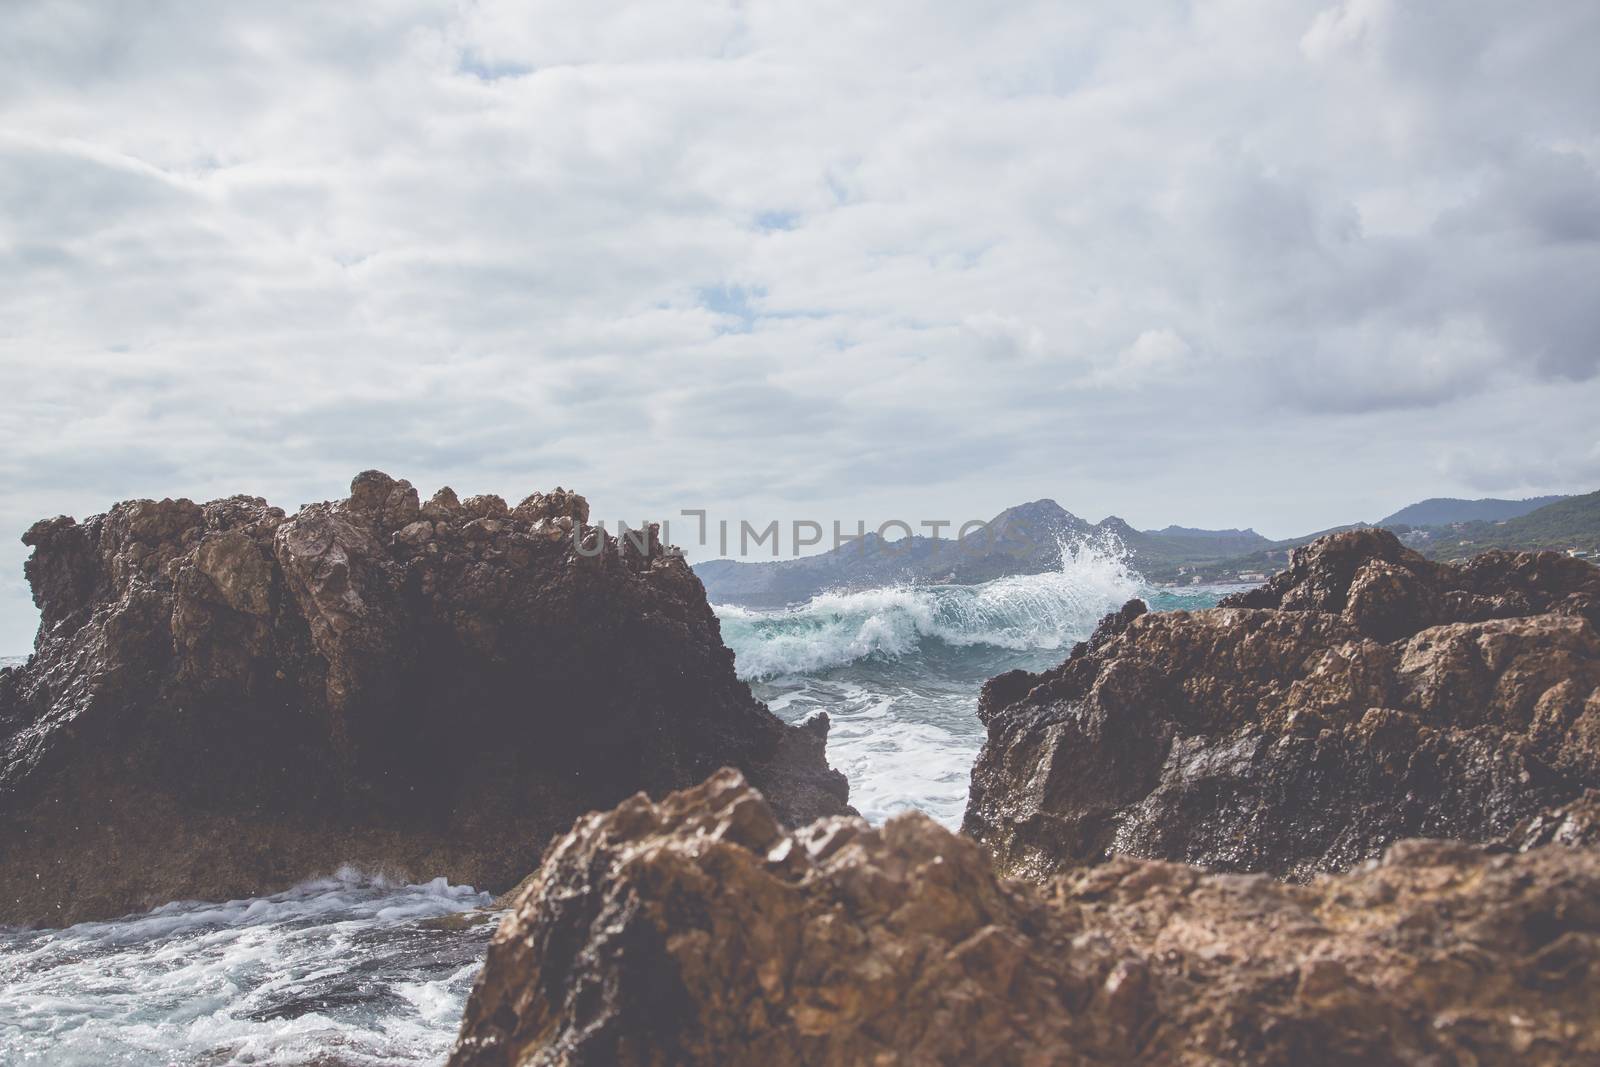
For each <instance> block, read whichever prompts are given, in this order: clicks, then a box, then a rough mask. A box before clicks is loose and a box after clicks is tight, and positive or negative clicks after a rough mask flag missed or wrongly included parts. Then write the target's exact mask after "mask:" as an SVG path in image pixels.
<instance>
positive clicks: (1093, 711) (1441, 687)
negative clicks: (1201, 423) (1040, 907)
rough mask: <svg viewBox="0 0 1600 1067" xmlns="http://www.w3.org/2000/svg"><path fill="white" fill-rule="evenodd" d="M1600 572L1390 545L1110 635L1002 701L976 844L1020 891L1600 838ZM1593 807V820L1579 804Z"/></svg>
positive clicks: (1319, 555) (1370, 545) (1309, 565)
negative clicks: (1113, 867) (1429, 840)
mask: <svg viewBox="0 0 1600 1067" xmlns="http://www.w3.org/2000/svg"><path fill="white" fill-rule="evenodd" d="M1597 625H1600V568H1596V567H1594V566H1592V565H1590V564H1587V563H1584V562H1582V561H1580V560H1575V559H1570V558H1568V557H1566V556H1563V555H1559V554H1557V553H1550V552H1546V553H1518V554H1512V553H1487V554H1485V555H1483V556H1479V557H1477V558H1475V559H1473V560H1472V561H1470V562H1469V563H1466V564H1464V565H1460V566H1450V565H1441V564H1435V563H1432V562H1429V561H1428V560H1425V559H1423V558H1422V557H1421V556H1419V555H1417V554H1416V553H1414V552H1411V551H1409V550H1408V549H1406V548H1404V547H1403V546H1402V545H1401V544H1400V543H1399V541H1398V540H1396V539H1395V538H1394V536H1393V535H1391V534H1389V533H1387V532H1385V531H1380V530H1357V531H1349V532H1346V533H1341V534H1335V535H1332V536H1329V537H1326V538H1323V539H1322V540H1319V541H1317V542H1315V543H1314V544H1312V545H1310V546H1307V547H1306V548H1304V549H1301V550H1300V551H1298V552H1297V553H1296V554H1295V557H1294V559H1293V561H1292V563H1291V566H1290V567H1289V569H1288V570H1287V571H1285V572H1284V573H1283V574H1281V575H1279V576H1277V577H1276V578H1274V579H1273V580H1272V581H1271V582H1270V583H1268V584H1267V585H1266V586H1264V587H1262V588H1260V589H1255V590H1251V591H1249V592H1246V593H1244V594H1242V595H1237V596H1234V597H1231V598H1229V599H1228V600H1225V601H1223V606H1221V607H1219V608H1216V609H1213V610H1208V611H1197V612H1173V613H1164V614H1151V613H1146V612H1144V610H1143V605H1142V604H1139V603H1137V602H1135V603H1133V604H1130V605H1129V606H1128V607H1126V608H1124V609H1123V610H1122V611H1121V612H1119V613H1117V614H1115V615H1111V616H1107V618H1106V619H1105V620H1104V621H1103V622H1102V623H1101V625H1100V628H1099V629H1098V630H1097V632H1096V633H1095V635H1094V637H1093V638H1092V639H1091V640H1090V641H1088V642H1085V643H1083V644H1081V645H1079V646H1078V647H1077V648H1075V649H1074V650H1073V652H1072V655H1071V657H1070V658H1068V659H1067V661H1066V662H1064V663H1063V664H1061V665H1060V666H1059V667H1057V668H1054V669H1053V670H1049V671H1045V672H1043V673H1040V674H1028V673H1024V672H1021V671H1014V672H1011V673H1009V674H1005V675H1001V676H999V677H997V678H994V679H991V680H990V681H989V683H988V684H987V685H986V686H985V688H984V692H983V696H982V699H981V701H980V707H979V714H980V716H981V717H982V719H983V721H984V723H985V724H986V726H987V728H988V740H987V743H986V744H985V746H984V748H983V751H982V753H981V754H980V756H979V758H978V761H977V764H976V766H975V767H974V770H973V776H972V793H971V798H970V800H969V802H968V807H967V814H966V819H965V823H964V826H963V829H964V830H965V831H966V832H967V833H969V834H971V835H972V836H973V837H975V838H977V839H978V840H980V841H982V842H983V843H984V845H985V846H986V847H988V848H989V849H990V850H991V852H992V853H993V854H994V856H995V858H996V861H997V862H998V864H999V866H1000V868H1001V870H1003V871H1005V872H1006V873H1009V874H1015V875H1021V876H1028V877H1042V876H1043V875H1046V874H1049V873H1050V872H1053V871H1058V870H1062V869H1064V868H1067V867H1070V866H1072V865H1074V864H1080V863H1093V862H1097V861H1100V860H1102V859H1104V858H1105V857H1107V856H1108V855H1111V854H1114V853H1126V854H1132V855H1137V856H1144V857H1149V858H1159V859H1169V860H1184V861H1188V862H1192V863H1197V864H1200V865H1202V866H1205V867H1208V868H1213V869H1220V870H1234V871H1263V872H1269V873H1272V874H1275V875H1281V876H1288V877H1291V878H1304V877H1307V876H1309V875H1310V874H1311V873H1313V872H1315V871H1321V870H1344V869H1347V868H1349V867H1351V866H1352V865H1354V864H1356V863H1358V862H1360V861H1362V860H1364V859H1368V858H1371V857H1374V856H1377V855H1378V854H1380V853H1381V852H1382V850H1383V849H1384V848H1385V847H1386V846H1388V845H1389V844H1390V843H1391V842H1394V841H1397V840H1400V839H1402V838H1406V837H1438V838H1457V839H1464V840H1469V841H1480V842H1488V841H1496V840H1502V839H1503V840H1505V841H1507V842H1508V843H1509V844H1511V845H1513V846H1514V847H1520V846H1521V845H1524V844H1534V843H1539V842H1543V841H1550V840H1568V841H1573V842H1582V841H1593V840H1594V839H1595V833H1596V830H1595V806H1594V802H1593V800H1592V799H1590V800H1589V801H1588V802H1586V803H1585V802H1582V797H1583V794H1584V793H1585V791H1586V790H1588V789H1594V788H1597V787H1600V634H1597V629H1596V627H1597ZM1569 805H1570V807H1568V806H1569Z"/></svg>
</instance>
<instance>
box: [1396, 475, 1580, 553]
mask: <svg viewBox="0 0 1600 1067" xmlns="http://www.w3.org/2000/svg"><path fill="white" fill-rule="evenodd" d="M1419 532H1420V533H1426V535H1427V536H1426V537H1419V536H1417V533H1419ZM1406 540H1407V541H1408V542H1411V543H1412V544H1413V545H1414V547H1416V548H1417V549H1418V550H1419V551H1421V552H1423V553H1424V554H1426V555H1428V556H1431V557H1433V558H1434V559H1462V558H1465V557H1468V556H1474V555H1477V554H1478V553H1479V552H1483V551H1486V550H1488V549H1491V548H1508V549H1518V550H1524V549H1541V548H1549V549H1557V550H1560V551H1571V550H1576V551H1578V552H1580V553H1586V554H1589V555H1600V492H1594V493H1588V494H1585V495H1584V496H1573V497H1567V498H1565V499H1563V500H1558V501H1556V502H1555V503H1554V504H1547V505H1545V506H1544V507H1542V508H1539V509H1538V510H1537V511H1532V512H1529V513H1528V514H1526V515H1522V516H1519V517H1518V518H1514V519H1506V520H1504V521H1503V522H1464V523H1457V524H1455V525H1453V526H1448V527H1433V528H1429V529H1428V530H1426V531H1418V532H1413V533H1410V534H1407V535H1406Z"/></svg>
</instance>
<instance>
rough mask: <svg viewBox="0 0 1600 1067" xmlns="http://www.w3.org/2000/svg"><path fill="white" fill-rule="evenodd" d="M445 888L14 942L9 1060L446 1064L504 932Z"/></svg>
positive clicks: (347, 883)
mask: <svg viewBox="0 0 1600 1067" xmlns="http://www.w3.org/2000/svg"><path fill="white" fill-rule="evenodd" d="M490 900H491V898H490V897H489V896H488V894H484V893H477V892H474V891H473V890H472V889H471V888H470V887H467V886H452V885H449V884H447V883H446V882H445V880H444V879H442V878H439V879H435V880H434V881H432V882H429V883H427V884H424V885H407V886H395V885H390V884H387V883H385V882H383V881H382V880H374V879H369V878H363V877H362V876H361V875H360V874H359V873H357V872H354V871H350V870H345V871H341V872H340V873H339V874H338V875H337V876H336V877H333V878H325V879H319V880H317V881H313V882H307V883H305V884H303V885H300V886H297V887H296V888H294V889H292V890H289V891H287V892H284V893H278V894H275V895H273V896H269V897H261V898H258V899H255V900H235V901H229V902H227V903H224V904H201V903H178V904H169V905H167V906H165V907H162V908H157V909H156V910H155V911H152V912H149V913H147V914H145V915H138V916H130V917H127V918H124V919H119V920H116V921H113V922H99V923H83V924H80V925H78V926H73V927H69V928H67V929H65V930H41V931H25V930H16V929H0V1062H4V1063H7V1064H26V1063H38V1064H46V1063H48V1064H52V1065H55V1064H67V1065H80V1064H81V1065H83V1067H90V1065H95V1067H99V1065H111V1064H130V1065H131V1064H140V1065H143V1064H151V1063H160V1064H197V1065H198V1064H221V1063H249V1064H274V1065H286V1064H309V1063H338V1064H350V1065H364V1064H403V1063H429V1064H433V1063H439V1062H442V1061H443V1059H444V1057H445V1055H446V1053H447V1052H448V1051H449V1047H450V1043H451V1041H452V1040H453V1039H454V1036H455V1031H456V1027H457V1026H458V1025H459V1023H460V1019H461V1010H462V1008H463V1006H464V1005H465V1003H466V996H467V992H468V990H469V989H470V988H471V984H472V980H473V978H474V977H475V975H476V974H477V971H478V968H479V967H480V966H481V964H482V957H483V952H484V949H485V947H486V946H487V944H488V940H489V935H490V933H491V932H492V930H493V925H492V923H484V924H480V925H476V926H472V927H469V928H468V929H465V930H459V929H457V930H449V929H436V928H434V927H432V926H430V925H429V924H427V923H426V922H425V921H424V920H427V919H432V918H437V917H439V916H445V915H451V914H454V913H456V912H461V911H466V910H469V909H473V908H481V907H485V906H487V905H488V904H489V903H490Z"/></svg>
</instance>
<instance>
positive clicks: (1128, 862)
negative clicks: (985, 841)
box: [451, 771, 1600, 1067]
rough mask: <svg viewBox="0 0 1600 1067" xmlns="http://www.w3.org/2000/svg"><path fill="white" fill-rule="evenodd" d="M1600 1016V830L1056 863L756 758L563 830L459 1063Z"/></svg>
mask: <svg viewBox="0 0 1600 1067" xmlns="http://www.w3.org/2000/svg"><path fill="white" fill-rule="evenodd" d="M1597 1017H1600V854H1597V853H1596V852H1594V851H1593V850H1587V849H1566V848H1543V849H1537V850H1534V851H1532V852H1530V853H1526V854H1501V855H1490V854H1487V853H1485V852H1483V851H1481V850H1478V849H1475V848H1472V847H1468V846H1463V845H1459V844H1450V843H1441V842H1426V841H1411V842H1406V843H1404V844H1402V845H1397V846H1395V847H1394V848H1392V849H1391V850H1390V851H1389V853H1388V854H1387V856H1386V857H1385V858H1384V859H1383V860H1382V861H1381V862H1375V863H1372V864H1370V865H1367V866H1364V867H1363V868H1361V869H1360V870H1358V871H1356V872H1353V873H1350V874H1346V875H1339V876H1328V877H1323V878H1320V879H1318V880H1316V881H1314V882H1313V883H1311V884H1309V885H1292V884H1284V883H1282V882H1278V881H1275V880H1272V879H1269V878H1267V877H1265V876H1259V875H1257V876H1250V875H1227V874H1224V875H1216V874H1206V873H1203V872H1201V871H1199V870H1196V869H1195V868H1192V867H1188V866H1184V865H1179V864H1172V863H1164V862H1156V861H1147V860H1137V859H1132V858H1126V857H1124V858H1119V859H1117V860H1114V861H1112V862H1110V863H1107V864H1104V865H1100V866H1095V867H1090V868H1084V869H1081V870H1079V871H1076V872H1074V873H1073V874H1071V875H1069V876H1059V877H1057V878H1055V879H1052V880H1050V881H1048V882H1047V883H1046V884H1045V885H1042V886H1036V885H1033V884H1031V883H1024V882H1013V881H1007V880H1004V879H1000V878H997V877H996V875H995V874H994V873H993V872H992V870H991V868H990V865H989V863H988V860H987V857H986V856H985V855H984V854H983V852H982V850H981V849H980V848H979V847H977V846H976V845H975V844H974V843H973V842H972V841H970V840H968V839H966V838H963V837H958V836H956V835H954V834H951V833H949V832H948V831H946V830H944V829H943V828H941V827H939V826H938V825H937V824H935V823H934V822H932V821H931V820H929V819H927V818H926V817H923V816H921V815H917V814H908V815H901V816H897V817H895V818H893V819H891V820H889V822H887V823H886V824H885V825H883V826H882V827H878V828H873V827H869V826H868V825H867V824H865V823H864V822H862V821H861V820H859V819H853V818H839V817H835V818H830V819H825V820H822V821H819V822H817V823H815V824H813V825H811V826H808V827H805V828H803V829H800V830H798V831H793V832H790V831H786V830H784V829H783V827H782V826H781V825H780V823H779V821H778V819H776V818H775V817H774V815H773V813H772V811H771V810H770V809H769V808H768V806H767V805H766V803H765V802H764V801H763V800H762V798H761V797H760V795H759V794H758V793H757V792H755V791H754V790H752V789H751V788H750V787H749V786H748V785H747V784H746V783H745V782H744V781H743V780H742V778H741V777H740V776H739V775H737V774H735V773H733V772H731V771H730V772H723V773H720V774H718V775H717V776H715V777H713V778H712V779H710V780H709V781H707V782H706V783H705V784H704V785H702V786H700V787H697V788H695V789H692V790H688V791H685V792H683V793H678V794H674V795H672V796H670V797H668V798H667V799H666V800H665V801H663V802H661V803H659V804H653V803H651V802H649V801H648V800H646V799H645V798H643V797H636V798H633V799H631V800H628V801H626V802H624V803H623V804H621V805H620V806H619V807H617V808H616V809H615V810H613V811H610V812H606V813H603V814H594V815H589V816H585V817H584V818H583V819H581V820H579V822H578V823H577V825H576V826H575V827H574V828H573V830H572V832H571V833H569V834H568V835H567V836H566V837H564V838H562V839H561V840H560V842H558V844H557V845H556V846H554V847H553V848H552V849H551V850H550V852H549V853H547V854H546V857H545V860H544V863H543V864H542V866H541V867H540V868H539V870H538V872H537V873H536V874H535V875H534V876H533V877H532V878H531V879H530V880H529V882H528V884H527V885H526V886H525V887H524V888H523V889H522V891H521V892H520V894H519V896H518V898H517V899H516V901H515V902H514V904H513V906H512V910H511V912H510V913H509V914H508V916H507V917H506V918H505V920H504V921H503V923H502V925H501V926H500V928H499V930H498V932H497V933H496V935H495V937H494V940H493V942H492V944H491V946H490V949H489V954H488V960H487V963H486V966H485V968H484V972H483V974H482V976H481V978H480V979H479V982H478V985H477V987H476V988H475V990H474V991H473V994H472V998H471V1000H470V1001H469V1003H468V1005H467V1011H466V1017H465V1020H464V1022H463V1025H462V1031H461V1037H460V1040H459V1043H458V1045H457V1047H456V1050H455V1053H454V1055H453V1057H452V1059H451V1064H452V1067H534V1065H538V1067H555V1065H561V1067H591V1065H596V1067H597V1065H607V1067H644V1065H651V1067H655V1065H662V1067H664V1065H669V1064H670V1065H696V1064H704V1065H713V1064H715V1065H719V1067H721V1065H760V1067H795V1065H802V1064H805V1065H839V1067H846V1065H849V1067H855V1065H858V1064H879V1065H883V1067H896V1065H907V1067H909V1065H924V1064H950V1065H955V1064H961V1065H966V1064H993V1065H1018V1067H1022V1065H1041V1067H1042V1065H1072V1064H1083V1065H1088V1064H1101V1065H1117V1064H1163V1065H1166V1064H1180V1065H1196V1067H1197V1065H1202V1064H1204V1065H1221V1064H1229V1065H1234V1064H1244V1065H1252V1064H1260V1065H1267V1064H1272V1065H1281V1064H1286V1063H1293V1064H1306V1065H1314V1064H1350V1065H1356V1064H1362V1065H1368V1064H1416V1065H1423V1064H1441V1065H1442V1064H1457V1063H1463V1064H1464V1063H1473V1064H1479V1065H1481V1067H1488V1065H1493V1064H1550V1065H1554V1064H1592V1063H1600V1028H1597V1027H1596V1025H1595V1020H1596V1018H1597Z"/></svg>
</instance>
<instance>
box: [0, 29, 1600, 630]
mask: <svg viewBox="0 0 1600 1067" xmlns="http://www.w3.org/2000/svg"><path fill="white" fill-rule="evenodd" d="M1597 51H1600V5H1597V4H1595V3H1593V2H1592V0H1570V2H1558V0H1528V2H1525V3H1521V4H1508V3H1504V2H1503V0H1452V2H1450V3H1417V2H1401V0H1344V2H1336V0H1214V2H1208V3H1178V2H1158V0H1152V2H1129V0H1114V2H1096V3H1087V2H1085V3H1071V4H1065V3H1060V2H1059V0H1052V2H1047V3H1038V4H1030V3H1006V4H998V5H995V4H970V3H955V2H944V0H926V2H921V3H898V2H889V0H886V2H878V3H872V4H862V3H858V2H835V0H807V2H806V3H772V2H767V0H725V2H715V0H706V2H689V0H682V2H680V0H652V2H650V3H637V4H612V3H607V2H601V0H586V2H584V3H581V4H577V3H547V2H528V0H517V2H506V3H499V2H490V0H485V2H481V3H470V2H460V3H446V2H436V3H423V2H414V0H378V2H367V3H355V2H352V3H338V4H328V3H323V2H320V0H318V2H305V3H296V2H288V0H277V2H275V3H272V4H261V3H221V2H219V3H207V4H197V3H164V2H161V0H143V2H140V3H122V2H112V0H106V2H102V3H90V2H71V0H50V2H48V3H45V2H31V0H9V2H8V3H6V4H5V5H4V7H3V8H0V373H3V376H4V377H3V381H4V387H5V397H4V401H3V407H0V428H3V448H0V653H9V652H16V651H21V650H23V649H25V648H26V647H27V645H28V644H29V642H30V640H31V636H32V630H33V627H34V625H35V616H34V614H33V612H32V608H31V605H30V604H29V603H28V600H27V595H26V589H25V587H24V585H23V583H22V580H21V564H22V560H23V558H24V551H25V550H24V549H23V548H22V546H21V545H20V544H19V543H18V542H17V540H16V539H17V536H18V535H19V534H20V533H21V532H22V530H23V529H25V528H26V526H27V525H28V524H29V523H30V522H31V521H32V520H33V519H34V518H36V517H39V516H42V515H50V514H56V513H62V512H65V513H70V514H77V515H80V516H81V515H85V514H88V513H91V512H94V511H97V510H101V509H103V508H104V506H105V505H107V504H108V503H110V502H111V501H113V500H116V499H122V498H127V497H133V496H164V495H174V496H176V495H186V496H191V497H196V498H208V497H212V496H220V495H226V494H229V493H232V492H238V491H249V492H253V493H258V494H261V495H265V496H268V497H269V498H271V499H273V500H274V501H275V502H278V503H281V504H284V505H286V506H288V507H290V508H293V507H294V506H296V505H297V504H299V503H301V502H304V501H308V500H315V499H324V498H328V497H333V496H337V495H340V494H342V492H343V490H344V487H345V486H346V485H347V484H348V481H349V478H350V476H351V475H352V474H353V473H355V472H356V471H358V470H361V469H363V468H367V467H380V468H383V469H385V470H388V471H389V472H390V473H392V474H394V475H396V476H404V477H408V478H410V479H411V480H412V481H413V482H415V483H417V484H418V485H419V487H421V488H422V490H423V493H424V495H426V494H427V493H429V492H431V490H432V489H433V488H434V487H435V486H437V485H440V484H445V483H449V484H451V485H453V486H455V487H456V488H457V489H458V490H461V491H463V492H481V491H497V492H500V493H502V494H504V495H506V496H509V497H512V498H513V499H516V498H520V497H521V496H522V495H524V494H525V493H526V492H528V491H530V490H532V489H535V488H546V487H550V486H553V485H555V484H557V483H561V484H564V485H568V486H576V487H578V488H579V489H581V490H582V491H584V492H585V493H587V494H588V495H589V497H590V499H591V501H593V503H594V505H595V508H596V515H597V516H598V517H605V518H608V519H614V518H629V519H636V518H640V517H643V516H645V515H651V516H658V515H662V514H676V512H677V510H678V509H680V508H696V507H703V508H708V509H710V510H711V512H712V514H713V515H728V516H732V517H735V518H737V517H750V518H760V519H765V518H767V517H769V516H770V517H775V518H782V519H785V520H787V519H790V518H808V517H810V518H818V519H822V520H828V519H831V518H835V517H838V518H843V519H845V520H854V519H855V518H857V517H861V518H865V519H867V520H868V521H870V522H876V521H879V520H882V519H885V518H890V517H906V518H910V519H916V518H953V519H964V518H968V517H973V516H987V515H989V514H992V513H993V512H995V511H997V510H999V509H1000V508H1002V507H1004V506H1006V505H1008V504H1011V503H1015V502H1018V501H1021V500H1026V499H1032V498H1036V497H1040V496H1052V497H1055V498H1056V499H1057V500H1059V501H1060V502H1061V503H1062V504H1063V505H1064V506H1066V507H1068V508H1069V509H1071V510H1073V511H1075V512H1078V513H1079V514H1082V515H1084V516H1086V517H1088V518H1091V519H1098V518H1100V517H1102V516H1104V515H1105V514H1107V513H1113V512H1114V513H1116V514H1120V515H1122V516H1124V517H1125V518H1127V519H1129V520H1130V521H1133V522H1134V523H1136V524H1139V525H1146V526H1148V525H1165V524H1166V523H1168V522H1180V523H1184V524H1189V525H1209V526H1235V525H1238V526H1245V525H1254V526H1255V527H1257V528H1258V529H1260V530H1262V531H1263V532H1265V533H1268V534H1270V535H1274V536H1287V535H1290V534H1296V533H1301V532H1305V531H1308V530H1312V529H1317V528H1321V527H1325V526H1328V525H1332V524H1334V523H1339V522H1347V521H1352V520H1355V519H1372V518H1377V517H1379V516H1381V515H1383V514H1385V513H1386V512H1388V511H1390V510H1392V509H1393V508H1395V507H1397V506H1399V505H1401V504H1404V503H1407V502H1409V501H1411V500H1413V499H1416V498H1419V497H1424V496H1430V495H1440V494H1451V495H1469V496H1484V495H1528V494H1532V493H1542V492H1561V491H1585V490H1590V489H1594V488H1596V487H1597V486H1600V420H1597V418H1596V413H1597V412H1600V377H1597V373H1600V300H1597V299H1596V295H1597V293H1596V279H1597V278H1600V177H1597V173H1600V64H1597V63H1596V62H1595V61H1594V57H1595V55H1596V54H1597Z"/></svg>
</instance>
